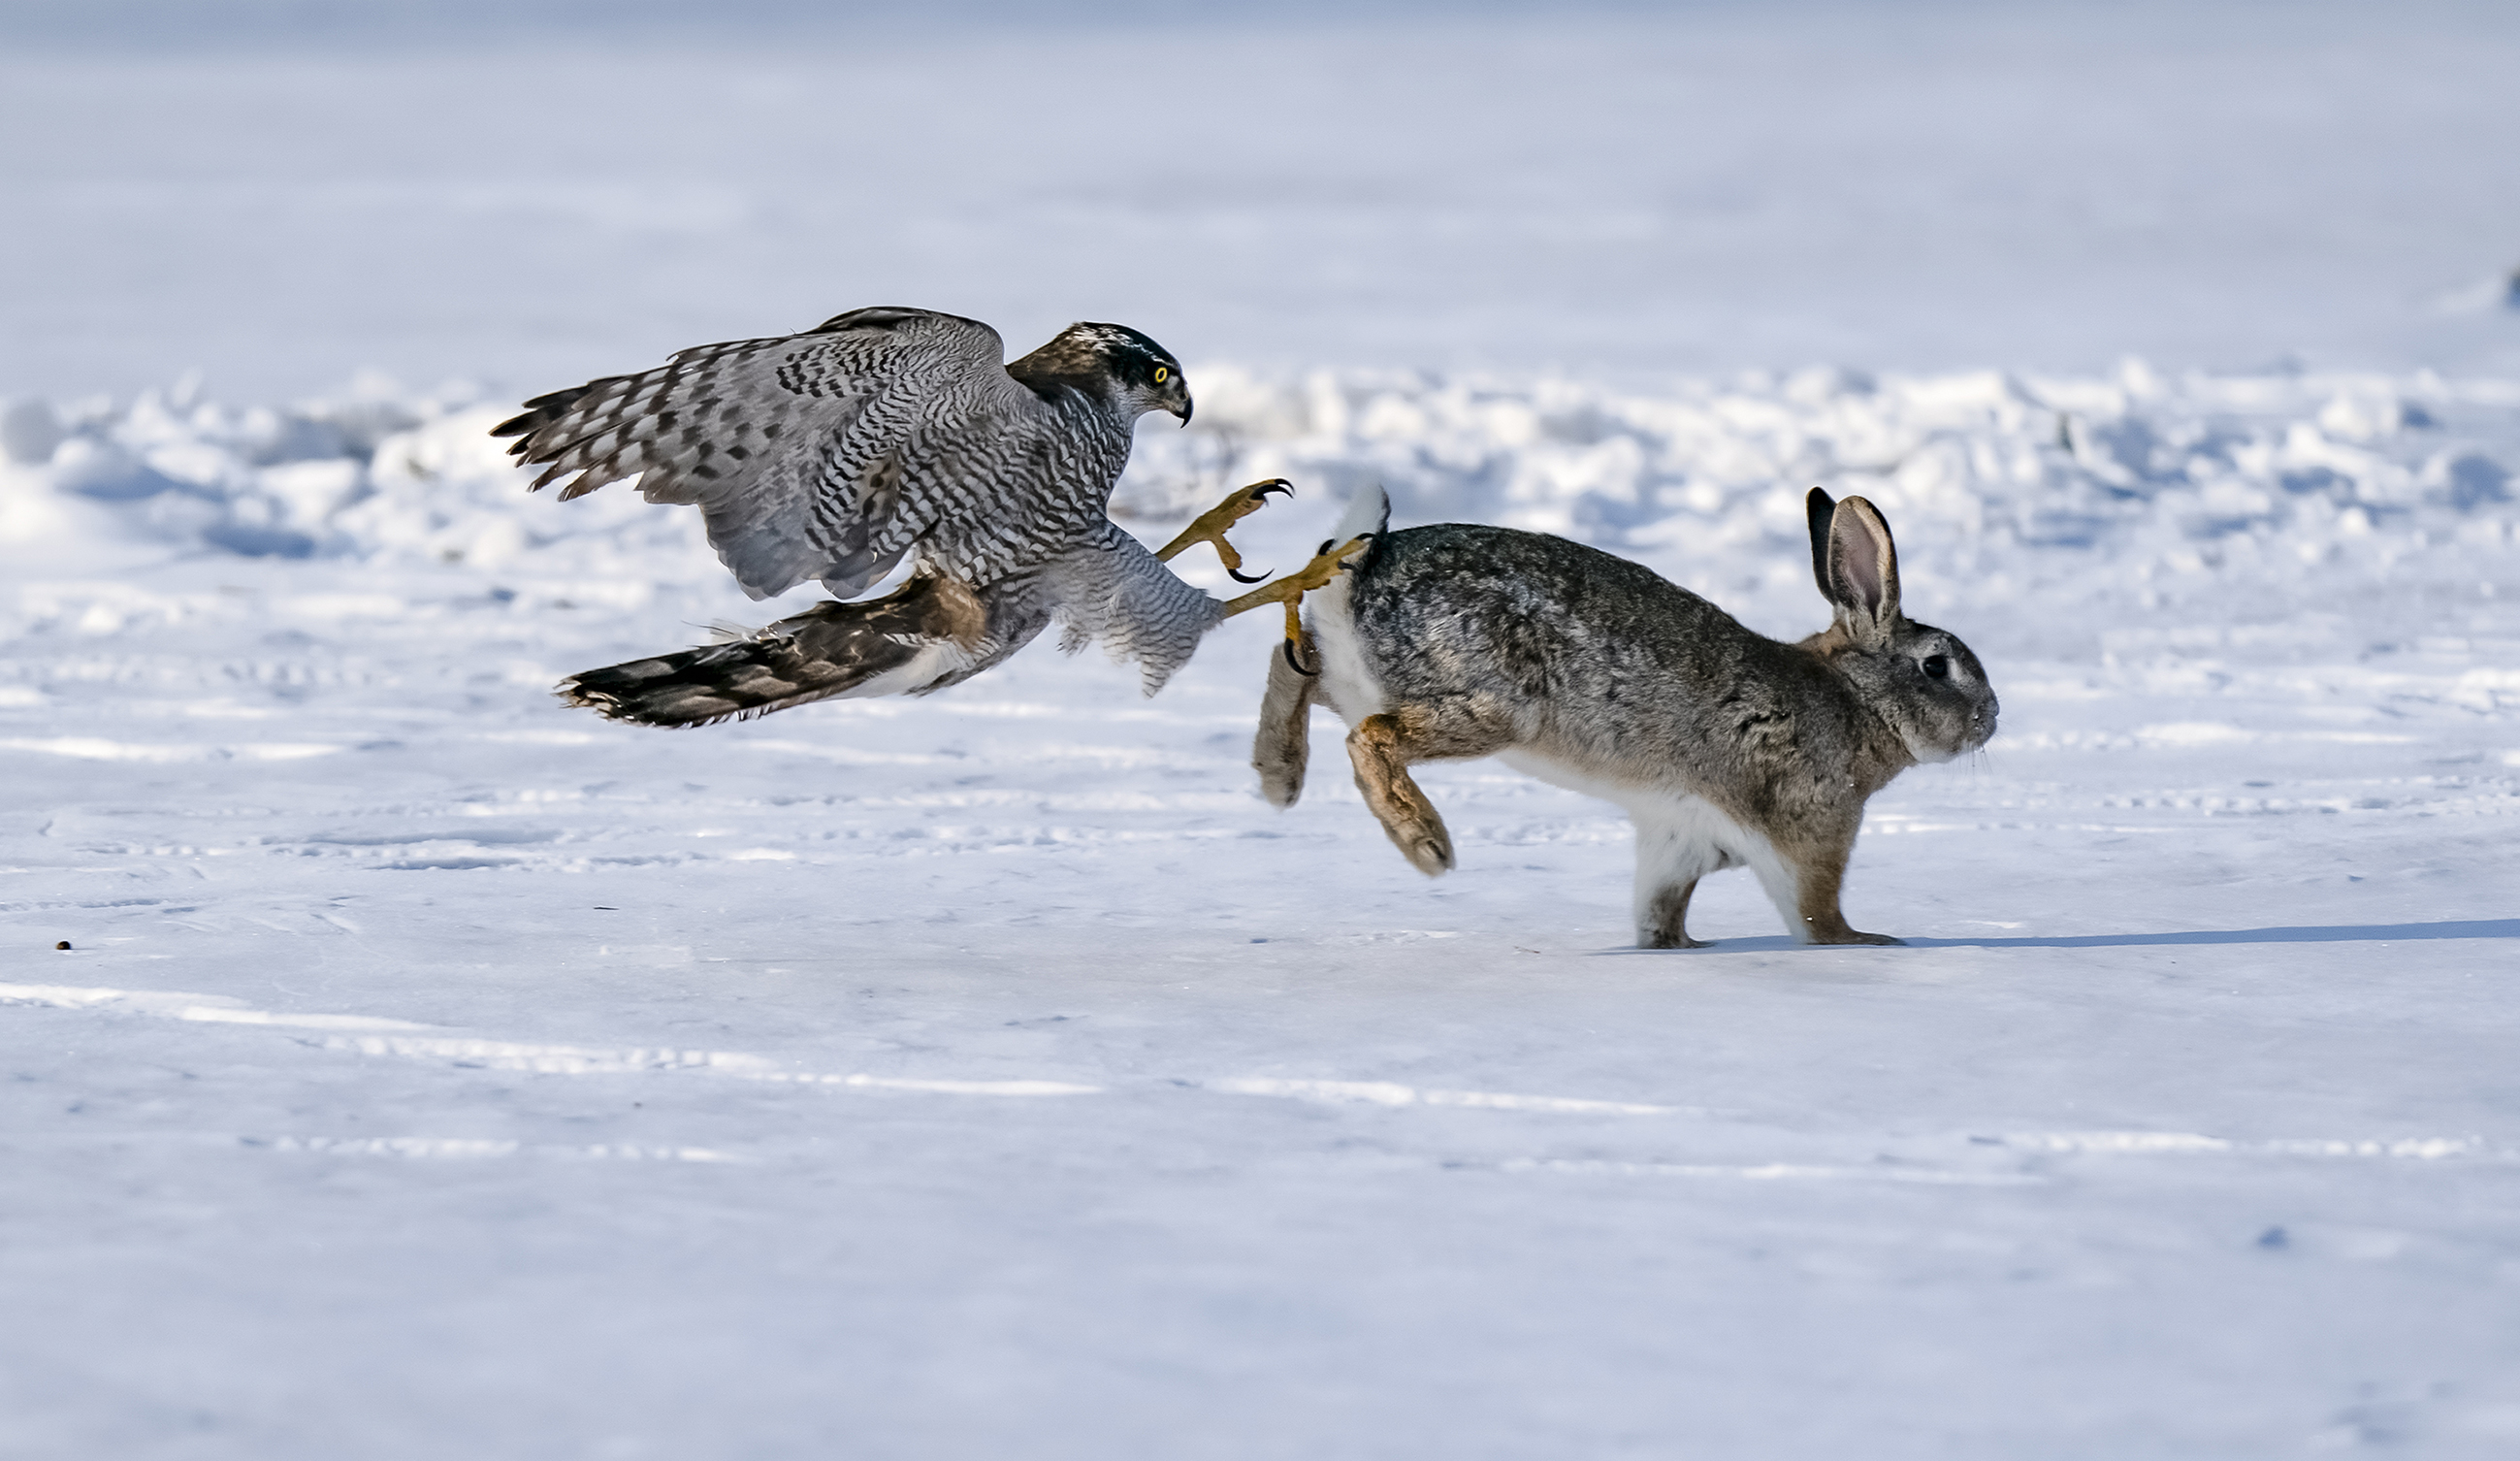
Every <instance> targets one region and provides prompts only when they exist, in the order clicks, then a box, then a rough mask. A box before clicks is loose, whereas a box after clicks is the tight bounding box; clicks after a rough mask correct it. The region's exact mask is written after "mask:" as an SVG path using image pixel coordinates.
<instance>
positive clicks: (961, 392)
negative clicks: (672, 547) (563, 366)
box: [497, 309, 1125, 599]
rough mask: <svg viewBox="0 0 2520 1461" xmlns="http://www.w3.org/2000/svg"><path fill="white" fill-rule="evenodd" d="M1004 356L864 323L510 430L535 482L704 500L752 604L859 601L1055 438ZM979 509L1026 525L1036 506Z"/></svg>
mask: <svg viewBox="0 0 2520 1461" xmlns="http://www.w3.org/2000/svg"><path fill="white" fill-rule="evenodd" d="M1005 355H1006V346H1005V343H1004V342H1003V341H1001V340H1000V339H999V337H998V332H996V331H995V330H992V329H990V328H989V327H988V326H986V325H984V324H981V323H980V322H979V321H977V320H967V319H963V318H961V317H959V316H956V315H949V314H939V313H936V312H934V311H931V310H922V309H859V310H852V311H850V312H849V313H847V314H843V315H839V316H837V317H835V318H833V319H832V320H830V321H829V322H827V323H825V324H824V325H822V326H821V327H819V328H818V329H815V330H812V331H808V332H806V333H804V334H802V335H793V336H786V337H782V338H779V339H775V340H740V341H732V342H727V343H724V344H714V345H701V346H697V347H696V348H693V349H688V350H683V351H681V352H679V353H677V354H676V355H675V356H674V357H673V360H672V362H671V363H670V364H667V365H664V366H661V367H659V368H657V369H655V370H651V371H643V372H641V373H640V374H638V375H632V376H612V377H607V378H606V379H604V380H600V381H591V382H589V383H587V384H586V385H584V386H580V387H577V388H573V389H569V390H560V391H554V392H553V393H551V394H549V395H544V396H538V397H536V398H535V399H533V400H530V401H527V402H526V403H525V407H526V409H525V411H524V413H523V414H522V415H519V416H517V418H516V419H515V420H513V421H510V422H507V423H505V424H504V425H502V426H500V427H499V428H498V429H497V434H500V435H514V436H517V437H518V438H519V439H518V440H517V442H516V444H515V445H513V446H512V447H510V448H509V449H510V450H511V451H512V452H513V453H514V454H515V455H517V456H518V457H521V458H523V459H524V460H525V461H526V462H528V463H533V464H538V465H543V466H544V468H545V470H544V471H543V473H542V475H541V476H540V477H538V478H536V479H534V483H533V485H534V486H536V487H541V486H544V485H547V484H549V483H552V482H555V481H560V480H561V479H564V478H573V480H570V481H568V482H567V484H566V485H565V486H563V487H562V491H561V496H562V498H563V499H566V498H572V497H577V496H581V495H583V494H585V493H588V492H591V491H594V490H595V489H596V488H598V487H601V486H603V485H604V484H606V483H607V482H611V481H617V480H620V479H624V478H629V477H633V476H635V477H637V478H638V479H639V492H640V495H641V496H643V497H645V498H647V499H648V500H649V501H650V502H674V503H697V504H698V506H699V508H700V511H701V514H702V516H703V518H704V520H705V521H706V523H707V526H708V537H709V543H710V545H711V546H713V547H715V548H716V549H717V552H718V557H719V558H720V559H721V560H722V561H723V562H724V563H725V564H726V566H727V569H728V571H731V572H732V573H734V574H735V577H736V581H737V582H739V583H741V584H742V585H743V589H744V592H746V593H748V594H750V595H751V596H752V597H753V598H756V599H766V598H770V597H772V596H774V595H777V594H781V593H785V592H786V591H787V590H788V589H790V588H793V587H794V586H795V585H797V584H798V583H801V582H803V581H805V580H806V579H809V578H819V579H821V580H823V582H824V584H825V586H827V587H828V588H830V589H831V591H832V593H834V594H837V595H840V596H842V597H847V596H848V595H851V594H856V593H860V592H863V591H864V590H865V589H866V587H867V586H868V585H869V584H871V583H873V582H875V581H876V580H877V579H878V578H880V577H882V576H883V575H884V574H885V573H887V572H889V571H891V570H892V568H893V567H894V566H895V565H896V564H898V563H899V562H900V560H901V557H902V555H903V553H905V552H906V551H907V550H908V549H909V547H910V546H911V545H912V544H913V543H914V542H916V541H917V540H918V539H919V537H920V536H921V534H922V532H924V531H925V530H926V529H927V528H929V527H930V526H931V525H934V523H935V520H936V517H937V515H938V512H939V510H940V509H946V508H958V507H959V508H964V510H966V511H968V505H970V499H971V497H972V496H973V495H974V494H973V492H972V490H971V488H972V486H973V484H974V479H979V481H981V482H983V483H986V484H990V485H994V484H995V481H996V480H997V479H1001V478H1003V477H1004V476H1005V474H1004V473H1003V472H1002V471H992V470H990V469H991V468H992V467H993V466H1006V465H1013V464H1012V462H995V461H992V460H989V459H991V458H1005V457H1007V456H1008V455H1009V453H1010V452H1011V451H1020V449H1021V448H1022V447H1023V446H1024V445H1026V444H1028V443H1029V441H1030V440H1031V438H1033V437H1036V436H1038V435H1039V434H1041V433H1042V432H1043V430H1044V429H1045V428H1046V427H1048V426H1049V425H1051V422H1052V418H1053V417H1054V415H1055V412H1054V411H1053V409H1052V408H1051V406H1050V405H1049V404H1048V403H1047V402H1045V401H1043V400H1042V399H1041V398H1040V397H1039V396H1037V395H1035V394H1034V393H1033V392H1032V391H1030V390H1028V389H1026V388H1024V387H1022V386H1020V385H1018V384H1017V383H1016V382H1015V381H1014V380H1013V378H1012V377H1010V376H1009V375H1008V374H1007V372H1006V367H1005V363H1004V362H1005ZM1124 450H1125V445H1124ZM1027 454H1028V453H1027ZM975 456H976V457H977V458H978V459H977V460H975V459H974V458H975ZM957 499H960V500H959V501H958V500H957ZM977 506H979V507H980V508H981V509H982V510H983V511H985V510H986V509H987V508H989V507H996V508H998V509H999V510H1000V511H1001V512H1002V513H1005V514H1007V515H1008V516H1010V517H1015V518H1020V516H1021V509H1022V508H1023V507H1024V506H1025V504H1022V503H1020V502H1010V503H1002V504H977ZM940 546H941V545H940ZM955 556H968V555H955Z"/></svg>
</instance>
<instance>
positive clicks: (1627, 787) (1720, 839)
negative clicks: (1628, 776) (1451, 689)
mask: <svg viewBox="0 0 2520 1461" xmlns="http://www.w3.org/2000/svg"><path fill="white" fill-rule="evenodd" d="M1497 759H1498V760H1501V761H1503V762H1505V763H1506V764H1507V765H1508V766H1511V767H1512V768H1513V769H1515V770H1516V771H1520V772H1522V773H1523V774H1524V775H1526V776H1533V777H1537V778H1539V779H1540V780H1542V781H1545V782H1547V783H1549V784H1550V785H1551V786H1553V787H1564V788H1565V789H1566V790H1568V791H1570V792H1581V793H1583V794H1584V795H1585V796H1587V797H1598V798H1600V799H1602V800H1604V801H1609V802H1613V803H1615V804H1617V805H1618V806H1619V807H1620V808H1622V809H1623V810H1625V811H1626V812H1627V814H1628V821H1629V822H1630V823H1632V824H1633V825H1634V826H1635V827H1636V829H1637V923H1638V925H1639V926H1640V927H1641V928H1642V927H1643V926H1644V925H1645V924H1646V923H1647V922H1648V921H1649V920H1650V918H1651V916H1652V907H1653V901H1654V897H1655V895H1656V894H1658V893H1660V892H1661V891H1662V890H1664V889H1667V888H1676V887H1678V886H1680V885H1683V884H1688V883H1694V882H1696V881H1697V880H1698V879H1700V878H1702V877H1705V876H1706V875H1707V874H1708V873H1713V872H1720V871H1722V870H1723V869H1725V868H1728V867H1746V868H1748V869H1749V870H1750V871H1751V872H1752V873H1753V874H1755V875H1757V877H1758V879H1759V888H1760V890H1761V891H1763V892H1765V893H1767V895H1768V901H1770V902H1772V903H1774V904H1776V905H1777V911H1778V913H1781V914H1783V915H1784V919H1785V927H1786V928H1787V929H1788V930H1790V931H1791V932H1792V933H1793V934H1794V935H1795V936H1796V937H1801V936H1803V933H1804V930H1803V920H1802V912H1801V906H1802V879H1801V877H1800V876H1799V875H1798V874H1797V873H1796V872H1795V871H1794V869H1793V866H1792V864H1790V863H1788V862H1786V861H1785V859H1784V857H1783V856H1782V854H1780V853H1778V851H1777V846H1776V844H1774V843H1772V842H1770V841H1768V839H1767V838H1766V837H1765V836H1764V835H1762V834H1760V833H1758V832H1756V831H1754V830H1752V829H1750V828H1748V827H1744V826H1742V825H1741V824H1740V823H1738V822H1736V821H1734V820H1733V819H1732V818H1731V817H1728V816H1726V815H1725V814H1724V813H1723V812H1721V811H1719V810H1717V809H1716V807H1715V804H1714V803H1713V802H1711V801H1708V800H1707V799H1705V798H1703V797H1696V796H1691V795H1690V794H1688V793H1687V792H1676V791H1672V790H1670V789H1668V788H1664V787H1653V786H1637V785H1635V784H1633V783H1620V782H1611V781H1603V780H1601V779H1600V778H1598V777H1596V776H1593V775H1591V774H1589V773H1587V772H1585V771H1583V770H1582V769H1580V768H1578V767H1575V766H1570V765H1568V764H1567V763H1566V762H1564V761H1561V760H1558V759H1556V758H1555V757H1553V756H1548V755H1543V754H1542V753H1539V752H1537V751H1534V750H1532V749H1530V748H1528V747H1517V748H1515V749H1514V750H1511V751H1507V752H1501V753H1498V755H1497Z"/></svg>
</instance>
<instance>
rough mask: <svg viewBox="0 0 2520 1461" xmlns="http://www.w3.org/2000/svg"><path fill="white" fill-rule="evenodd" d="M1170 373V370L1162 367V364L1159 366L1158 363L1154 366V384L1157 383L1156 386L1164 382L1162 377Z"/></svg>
mask: <svg viewBox="0 0 2520 1461" xmlns="http://www.w3.org/2000/svg"><path fill="white" fill-rule="evenodd" d="M1171 374H1172V372H1171V371H1168V370H1166V369H1164V368H1163V367H1162V366H1160V365H1158V366H1156V367H1155V384H1156V385H1158V386H1161V385H1162V384H1164V377H1166V376H1168V375H1171Z"/></svg>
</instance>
